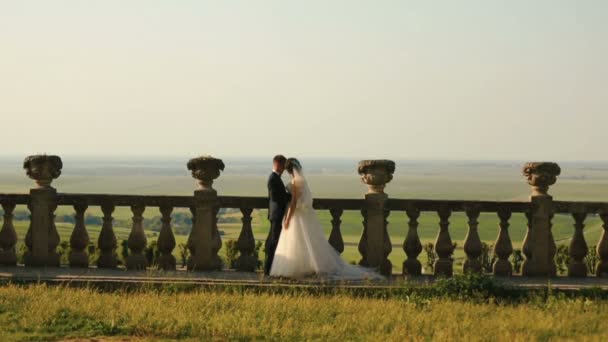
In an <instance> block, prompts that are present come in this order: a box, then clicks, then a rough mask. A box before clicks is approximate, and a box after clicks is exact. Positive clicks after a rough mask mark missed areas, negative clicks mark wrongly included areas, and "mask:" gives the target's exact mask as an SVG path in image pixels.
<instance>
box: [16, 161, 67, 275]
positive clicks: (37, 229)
mask: <svg viewBox="0 0 608 342" xmlns="http://www.w3.org/2000/svg"><path fill="white" fill-rule="evenodd" d="M23 168H24V169H25V170H26V174H27V175H28V177H30V178H31V179H33V180H34V181H35V183H36V185H37V187H36V188H33V189H30V204H29V208H30V212H31V220H30V221H31V222H30V229H29V231H28V233H29V244H28V243H26V246H27V247H28V253H26V255H25V258H24V259H25V264H26V265H27V266H59V255H58V254H57V253H56V252H55V248H56V247H57V245H58V244H59V241H58V236H59V235H58V234H57V229H56V228H55V223H54V216H55V215H54V210H55V208H56V207H57V204H56V196H57V191H56V190H55V189H54V188H53V187H51V183H52V181H53V179H56V178H58V177H59V176H60V175H61V169H62V168H63V163H62V162H61V158H59V157H58V156H50V155H45V154H43V155H34V156H29V157H27V158H25V160H24V162H23Z"/></svg>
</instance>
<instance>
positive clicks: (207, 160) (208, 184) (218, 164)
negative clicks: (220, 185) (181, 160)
mask: <svg viewBox="0 0 608 342" xmlns="http://www.w3.org/2000/svg"><path fill="white" fill-rule="evenodd" d="M187 166H188V170H190V171H192V177H194V178H195V179H197V182H198V188H199V190H213V187H212V185H213V180H214V179H216V178H218V177H219V176H220V171H224V162H223V161H222V160H221V159H217V158H213V157H211V156H201V157H197V158H192V159H190V160H189V161H188V164H187Z"/></svg>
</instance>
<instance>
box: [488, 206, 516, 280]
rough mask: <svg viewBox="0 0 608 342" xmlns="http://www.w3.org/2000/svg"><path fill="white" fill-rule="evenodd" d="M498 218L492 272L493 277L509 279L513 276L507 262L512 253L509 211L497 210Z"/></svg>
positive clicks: (511, 268) (509, 264) (511, 267)
mask: <svg viewBox="0 0 608 342" xmlns="http://www.w3.org/2000/svg"><path fill="white" fill-rule="evenodd" d="M498 218H499V219H500V223H499V224H498V225H499V227H500V231H499V232H498V238H497V239H496V242H495V243H494V255H496V257H497V259H496V261H494V265H493V266H492V271H493V273H494V275H495V276H502V277H510V276H511V275H513V266H511V263H510V262H509V256H510V255H511V253H513V244H512V242H511V237H510V236H509V219H510V218H511V211H509V210H506V209H502V208H501V209H498Z"/></svg>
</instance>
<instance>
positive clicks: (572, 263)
mask: <svg viewBox="0 0 608 342" xmlns="http://www.w3.org/2000/svg"><path fill="white" fill-rule="evenodd" d="M572 217H573V218H574V235H573V236H572V240H570V248H569V253H570V260H569V261H568V277H586V276H587V264H586V263H585V257H586V256H587V253H589V247H587V242H586V241H585V235H584V234H583V229H584V228H585V219H586V218H587V213H585V212H582V211H581V212H575V213H573V214H572Z"/></svg>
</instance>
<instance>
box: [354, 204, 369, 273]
mask: <svg viewBox="0 0 608 342" xmlns="http://www.w3.org/2000/svg"><path fill="white" fill-rule="evenodd" d="M361 216H362V217H363V221H361V224H362V225H363V231H362V232H361V238H360V239H359V244H358V245H357V249H358V250H359V254H361V260H359V266H363V267H368V266H369V265H368V263H367V210H366V209H365V208H363V209H361Z"/></svg>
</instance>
